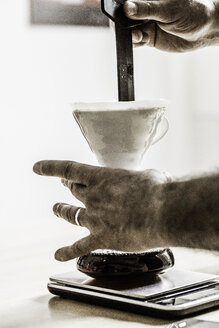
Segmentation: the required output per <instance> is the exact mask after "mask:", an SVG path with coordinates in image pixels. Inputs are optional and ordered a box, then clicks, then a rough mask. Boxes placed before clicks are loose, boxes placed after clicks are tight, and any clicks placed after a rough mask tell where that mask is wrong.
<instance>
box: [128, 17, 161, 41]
mask: <svg viewBox="0 0 219 328" xmlns="http://www.w3.org/2000/svg"><path fill="white" fill-rule="evenodd" d="M156 31H157V25H156V23H155V22H149V23H146V24H144V25H143V26H141V29H137V28H135V29H134V30H133V31H132V39H133V43H134V46H135V47H136V46H142V45H148V46H151V47H154V44H155V40H156Z"/></svg>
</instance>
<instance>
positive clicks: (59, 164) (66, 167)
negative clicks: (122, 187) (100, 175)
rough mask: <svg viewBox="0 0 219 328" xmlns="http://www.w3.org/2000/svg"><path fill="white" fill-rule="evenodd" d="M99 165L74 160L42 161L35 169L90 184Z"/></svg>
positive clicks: (36, 164) (35, 165)
mask: <svg viewBox="0 0 219 328" xmlns="http://www.w3.org/2000/svg"><path fill="white" fill-rule="evenodd" d="M98 169H100V168H99V167H95V166H91V165H86V164H81V163H77V162H72V161H57V160H55V161H40V162H37V163H35V164H34V167H33V170H34V172H35V173H37V174H39V175H46V176H54V177H60V178H64V179H67V180H71V181H73V182H75V183H80V184H84V185H88V184H89V182H90V181H91V180H92V179H93V178H94V176H95V173H96V172H98Z"/></svg>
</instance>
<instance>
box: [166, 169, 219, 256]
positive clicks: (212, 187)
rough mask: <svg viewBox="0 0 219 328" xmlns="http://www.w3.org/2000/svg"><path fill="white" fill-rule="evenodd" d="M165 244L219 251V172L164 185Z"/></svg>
mask: <svg viewBox="0 0 219 328" xmlns="http://www.w3.org/2000/svg"><path fill="white" fill-rule="evenodd" d="M163 196H164V202H163V206H162V209H161V216H160V218H161V225H160V226H161V229H162V233H163V236H164V243H165V244H167V245H169V246H182V247H183V246H184V247H194V248H203V249H212V250H219V173H217V174H214V175H212V176H209V177H201V178H195V179H191V180H189V181H182V182H172V183H168V184H166V185H165V186H164V189H163Z"/></svg>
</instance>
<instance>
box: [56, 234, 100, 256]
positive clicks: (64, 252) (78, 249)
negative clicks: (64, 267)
mask: <svg viewBox="0 0 219 328" xmlns="http://www.w3.org/2000/svg"><path fill="white" fill-rule="evenodd" d="M97 248H98V237H95V236H93V235H89V236H88V237H85V238H83V239H80V240H78V241H77V242H76V243H74V244H73V245H71V246H66V247H62V248H60V249H58V250H57V251H56V253H55V259H56V260H58V261H62V262H64V261H69V260H72V259H74V258H76V257H80V256H83V255H87V254H89V253H90V252H91V251H94V250H95V249H97Z"/></svg>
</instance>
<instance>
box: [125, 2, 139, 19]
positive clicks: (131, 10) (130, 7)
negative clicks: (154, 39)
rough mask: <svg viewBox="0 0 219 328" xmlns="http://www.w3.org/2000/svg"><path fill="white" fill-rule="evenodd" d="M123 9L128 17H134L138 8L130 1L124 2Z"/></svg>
mask: <svg viewBox="0 0 219 328" xmlns="http://www.w3.org/2000/svg"><path fill="white" fill-rule="evenodd" d="M124 8H125V12H126V14H127V15H128V16H134V15H136V14H137V13H138V6H137V5H136V3H134V2H132V1H126V2H125V5H124Z"/></svg>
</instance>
